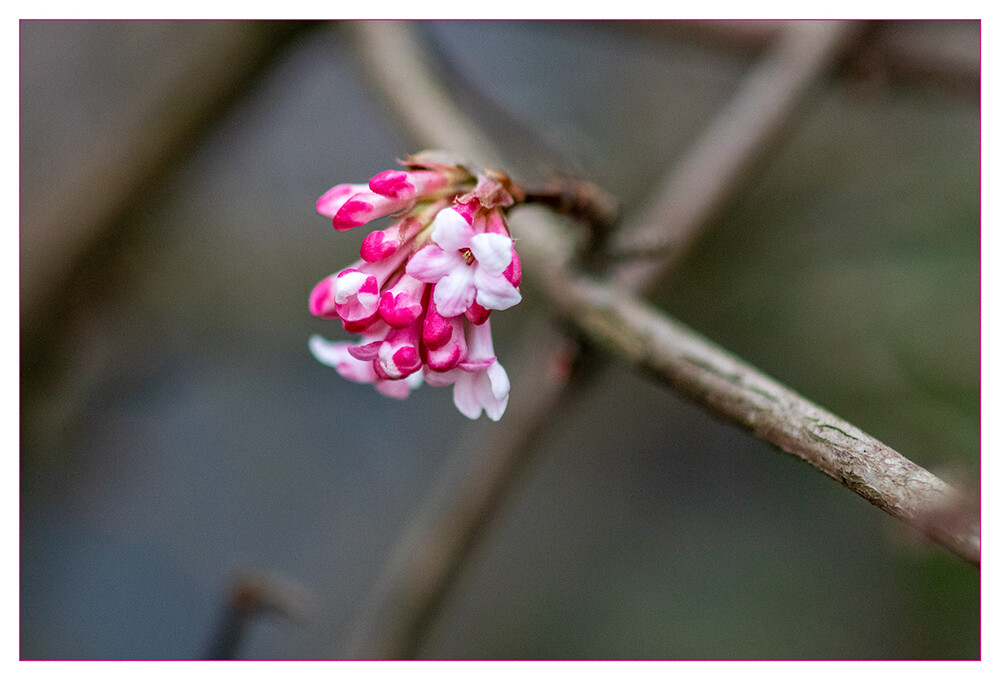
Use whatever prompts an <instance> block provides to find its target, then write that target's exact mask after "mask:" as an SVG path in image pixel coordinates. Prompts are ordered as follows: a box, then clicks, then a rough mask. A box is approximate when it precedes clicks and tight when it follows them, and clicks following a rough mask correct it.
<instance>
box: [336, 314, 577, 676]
mask: <svg viewBox="0 0 1000 680" xmlns="http://www.w3.org/2000/svg"><path fill="white" fill-rule="evenodd" d="M523 344H524V347H523V348H522V351H521V352H520V353H518V354H517V356H518V358H519V359H520V361H519V362H518V364H517V366H516V367H515V369H514V370H512V371H511V377H512V379H514V380H516V381H517V383H518V392H517V399H511V401H510V405H509V406H508V408H507V411H506V413H505V414H504V417H503V421H502V422H501V423H500V424H499V426H498V425H497V424H494V423H489V424H478V423H477V424H474V425H472V426H470V428H469V430H468V431H467V433H466V435H465V436H464V437H463V438H462V440H461V441H460V442H459V443H458V445H457V446H456V447H455V454H454V455H452V456H451V457H450V458H449V460H448V461H447V463H446V464H445V469H444V470H443V471H442V472H441V474H440V476H439V478H438V480H437V483H436V485H435V486H434V488H433V489H432V490H431V492H430V493H429V494H428V496H427V500H426V501H425V502H424V504H423V505H422V507H421V508H420V509H419V510H418V511H417V513H416V514H415V515H414V516H413V517H412V518H411V519H410V520H409V523H408V526H407V528H406V532H405V535H404V537H403V538H402V540H401V541H400V542H399V544H398V545H396V546H395V547H394V549H393V551H392V554H391V555H390V558H389V562H388V564H387V565H386V567H385V568H384V570H383V571H382V573H381V574H380V575H379V577H378V579H377V581H376V583H375V585H374V587H373V589H372V597H370V598H369V599H368V600H367V601H366V603H365V606H364V608H363V609H362V612H361V618H360V620H359V621H357V622H356V623H355V625H354V627H353V629H352V631H353V632H352V636H351V639H349V640H348V641H347V649H346V651H345V653H346V655H347V656H348V657H349V658H374V659H398V658H413V657H414V656H415V655H416V654H417V652H418V651H419V649H418V648H419V644H420V642H421V641H422V640H423V638H424V636H425V634H426V632H427V630H428V627H429V625H430V624H431V623H432V622H433V619H434V615H435V614H436V613H437V611H438V610H439V609H440V606H441V604H442V601H443V599H444V594H445V593H446V591H447V589H448V587H449V585H450V584H451V583H453V582H454V580H455V579H456V578H457V576H458V575H459V572H460V570H461V567H462V565H463V564H465V562H466V558H467V557H468V555H469V553H470V552H471V550H472V548H473V547H474V546H475V544H476V542H477V540H478V539H479V537H480V535H481V534H482V532H483V529H484V527H485V526H486V525H487V524H488V523H489V521H490V519H491V518H492V517H493V516H494V514H495V513H496V511H497V509H498V508H499V507H500V506H501V505H502V503H503V499H504V498H505V496H506V493H507V492H508V490H509V489H510V488H511V486H512V485H513V483H514V481H515V480H516V479H517V476H518V473H519V472H520V471H521V470H523V469H524V467H525V465H526V464H527V462H528V459H529V458H530V453H531V452H532V450H533V446H532V445H533V444H534V443H535V442H537V441H538V439H539V438H540V437H541V436H542V435H543V434H544V433H545V431H546V430H547V428H548V424H549V420H550V417H551V414H553V413H559V412H560V411H561V410H563V409H564V408H566V407H567V405H568V401H569V400H570V399H571V398H572V395H574V394H576V393H577V391H576V390H573V389H569V387H570V384H571V381H572V382H574V383H575V382H578V380H579V377H580V373H579V372H578V371H575V370H573V367H572V366H571V364H572V362H573V361H574V360H575V357H576V348H575V346H574V344H573V343H572V342H571V341H570V340H569V339H568V338H567V337H566V335H565V333H562V332H560V331H558V330H556V329H555V328H553V327H552V326H551V325H550V324H549V322H548V320H547V319H544V318H537V319H534V320H533V321H532V322H531V326H530V331H529V332H528V333H527V335H526V336H525V338H524V339H523ZM540 347H545V348H548V349H547V351H539V348H540Z"/></svg>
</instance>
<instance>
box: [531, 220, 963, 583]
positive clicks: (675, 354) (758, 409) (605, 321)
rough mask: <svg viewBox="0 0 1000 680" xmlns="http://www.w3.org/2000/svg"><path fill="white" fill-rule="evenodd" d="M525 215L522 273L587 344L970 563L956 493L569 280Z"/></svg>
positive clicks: (542, 224)
mask: <svg viewBox="0 0 1000 680" xmlns="http://www.w3.org/2000/svg"><path fill="white" fill-rule="evenodd" d="M530 217H531V219H530V221H529V223H523V222H522V223H521V224H520V225H519V226H520V230H519V232H518V233H519V234H522V235H523V236H522V238H521V240H520V241H519V245H520V246H521V247H522V250H523V252H524V253H525V257H524V260H525V266H526V267H530V268H531V271H532V272H533V274H534V275H535V276H538V277H540V280H541V282H542V285H543V287H544V289H545V292H546V294H547V298H548V300H549V302H551V303H552V304H553V306H554V307H555V308H556V309H557V310H558V311H559V312H560V313H561V314H562V315H563V316H564V317H565V318H566V319H568V320H569V321H570V322H572V323H573V324H574V325H576V326H577V327H578V328H579V329H580V330H581V331H583V332H584V333H585V334H586V335H587V337H588V338H590V339H591V340H593V341H594V342H596V343H598V344H600V345H603V346H604V347H605V348H607V349H608V350H609V351H611V352H613V353H615V354H617V355H619V356H620V357H622V358H624V359H625V360H626V361H628V362H629V363H631V364H632V365H634V366H636V367H637V368H640V369H642V370H644V371H646V372H648V373H650V374H652V375H653V376H654V377H656V378H657V379H659V380H662V381H663V382H665V383H667V384H668V385H670V386H671V387H673V388H674V389H676V390H677V391H679V392H681V393H682V394H684V395H686V396H687V397H689V398H691V399H692V400H694V401H695V402H697V403H699V404H701V405H702V406H704V407H706V408H707V409H708V410H709V411H710V412H712V413H715V414H717V415H720V416H722V417H724V418H726V419H728V420H730V421H732V422H734V423H736V424H738V425H740V426H741V427H743V428H745V429H747V430H749V431H750V432H752V433H753V434H754V435H755V436H757V437H759V438H761V439H763V440H765V441H768V442H771V443H772V444H774V445H776V446H777V447H779V448H781V449H782V450H784V451H787V452H788V453H791V454H793V455H796V456H798V457H800V458H802V459H803V460H805V461H807V462H809V463H811V464H812V465H815V466H816V467H818V468H819V469H820V470H822V471H823V472H825V473H826V474H828V475H829V476H830V477H833V478H834V479H835V480H837V481H838V482H840V483H841V484H843V485H844V486H846V487H847V488H848V489H850V490H851V491H853V492H854V493H856V494H858V495H859V496H861V497H863V498H865V499H866V500H868V501H870V502H871V503H872V504H874V505H875V506H876V507H879V508H881V509H882V510H884V511H885V512H887V513H889V514H890V515H892V516H893V517H896V518H898V519H900V520H902V521H903V522H905V523H906V524H908V525H910V526H911V527H913V528H915V529H917V530H918V531H920V532H921V533H923V534H924V535H926V536H927V537H929V538H930V539H931V540H933V541H934V542H935V543H938V544H939V545H941V546H943V547H944V548H947V549H948V550H950V551H952V552H953V553H955V554H956V555H958V556H959V557H961V558H962V559H965V560H967V561H969V562H971V563H973V564H978V563H979V523H978V518H977V516H976V514H975V509H974V508H973V507H972V506H971V504H969V503H967V502H966V501H965V500H963V498H962V496H961V494H959V492H958V491H957V490H956V489H954V488H953V487H951V486H949V485H948V484H946V483H945V482H943V481H942V480H940V479H938V478H937V477H935V476H934V475H932V474H931V473H930V472H928V471H927V470H925V469H923V468H921V467H920V466H919V465H917V464H916V463H913V462H912V461H910V460H908V459H906V458H904V457H903V456H902V455H900V454H899V453H897V452H896V451H894V450H893V449H891V448H890V447H888V446H886V445H885V444H883V443H882V442H880V441H878V440H876V439H875V438H873V437H871V436H870V435H868V434H866V433H864V432H862V431H861V430H859V429H858V428H856V427H854V426H853V425H851V424H850V423H848V422H846V421H845V420H843V419H841V418H839V417H837V416H836V415H834V414H832V413H830V412H829V411H826V410H824V409H823V408H821V407H819V406H817V405H816V404H814V403H812V402H810V401H808V400H806V399H804V398H803V397H801V396H799V395H798V394H796V393H795V392H793V391H791V390H790V389H788V388H787V387H785V386H783V385H781V384H780V383H778V382H777V381H775V380H773V379H772V378H770V377H768V376H767V375H765V374H764V373H762V372H760V371H758V370H757V369H755V368H754V367H753V366H751V365H750V364H748V363H746V362H745V361H742V360H741V359H739V358H737V357H736V356H734V355H732V354H730V353H728V352H726V351H725V350H724V349H722V348H721V347H719V346H718V345H716V344H714V343H712V342H711V341H710V340H707V339H706V338H704V337H702V336H700V335H698V334H697V333H695V332H694V331H692V330H690V329H689V328H687V327H685V326H684V325H683V324H681V323H679V322H678V321H675V320H674V319H671V318H670V317H669V316H667V315H665V314H663V313H662V312H660V311H659V310H657V309H656V308H655V307H652V306H651V305H649V304H647V303H645V302H643V301H641V300H640V299H638V298H637V297H635V296H634V295H633V294H631V293H629V292H628V291H626V290H625V289H623V288H621V287H618V286H615V285H613V284H604V283H600V282H598V281H596V280H594V279H592V278H587V277H584V276H580V275H577V274H574V273H572V271H571V270H570V269H569V268H568V267H567V266H566V263H565V261H564V260H563V258H561V257H560V254H561V253H564V252H566V246H565V244H562V243H561V238H560V236H559V234H558V233H557V230H556V228H555V226H554V225H553V224H552V223H551V221H550V220H546V219H544V217H545V216H544V215H540V214H537V213H535V214H533V215H531V216H530Z"/></svg>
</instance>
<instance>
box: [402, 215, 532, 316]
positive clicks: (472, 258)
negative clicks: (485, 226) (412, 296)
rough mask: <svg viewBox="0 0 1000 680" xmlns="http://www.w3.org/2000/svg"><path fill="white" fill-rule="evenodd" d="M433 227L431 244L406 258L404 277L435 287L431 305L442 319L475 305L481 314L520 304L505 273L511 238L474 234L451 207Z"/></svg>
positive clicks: (511, 253) (509, 257) (510, 250)
mask: <svg viewBox="0 0 1000 680" xmlns="http://www.w3.org/2000/svg"><path fill="white" fill-rule="evenodd" d="M431 226H432V228H433V231H432V232H431V239H432V240H433V241H434V244H431V245H427V246H424V247H423V248H421V249H420V250H418V251H417V252H416V254H414V255H413V257H411V258H410V261H409V262H408V263H407V265H406V273H407V274H410V275H411V276H413V277H414V278H416V279H418V280H420V281H424V282H425V283H434V284H436V285H435V286H434V302H435V304H437V307H438V311H439V312H440V313H441V314H442V315H443V316H458V315H460V314H464V313H465V312H466V311H467V310H468V309H469V307H470V306H471V305H472V304H473V303H474V302H475V303H477V304H478V305H480V306H482V307H483V308H485V309H508V308H510V307H513V306H514V305H516V304H517V303H518V302H520V301H521V293H520V292H518V290H517V288H516V287H515V285H514V284H513V283H511V281H510V279H508V278H507V276H505V274H504V272H505V270H507V269H508V267H511V265H512V262H513V258H514V254H513V253H514V242H513V241H512V240H511V238H510V237H509V236H506V235H504V234H498V233H494V232H480V233H477V232H476V231H475V230H474V229H473V227H472V221H470V220H468V219H467V218H466V217H465V216H463V215H462V213H460V212H459V211H457V210H455V209H454V208H446V209H444V210H442V211H441V212H439V213H438V214H437V216H436V217H435V218H434V222H433V223H432V225H431ZM518 269H520V267H518Z"/></svg>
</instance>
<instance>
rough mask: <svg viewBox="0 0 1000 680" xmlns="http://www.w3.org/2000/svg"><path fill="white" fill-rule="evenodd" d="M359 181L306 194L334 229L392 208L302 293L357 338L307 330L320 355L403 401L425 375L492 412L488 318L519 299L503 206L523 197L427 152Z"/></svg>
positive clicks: (469, 408) (497, 382)
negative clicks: (355, 253) (345, 261)
mask: <svg viewBox="0 0 1000 680" xmlns="http://www.w3.org/2000/svg"><path fill="white" fill-rule="evenodd" d="M402 165H403V166H404V168H405V169H404V170H401V171H398V170H386V171H385V172H381V173H379V174H377V175H375V176H374V177H372V178H371V180H370V181H369V182H368V184H339V185H337V186H335V187H333V188H332V189H330V190H329V191H327V192H326V193H325V194H323V196H321V197H320V199H319V200H318V201H317V202H316V210H317V212H319V213H320V214H321V215H324V216H325V217H327V218H329V219H331V220H332V223H333V227H334V228H335V229H336V230H338V231H343V230H346V229H353V228H354V227H358V226H361V225H364V224H367V223H369V222H371V221H372V220H375V219H378V218H381V217H385V216H390V215H391V216H393V217H394V218H396V220H397V221H395V222H394V223H392V224H391V225H390V226H388V227H384V228H381V229H375V230H373V231H371V232H370V233H369V234H368V235H367V236H366V237H365V239H364V241H363V242H362V245H361V251H360V256H361V260H360V261H358V262H356V263H354V264H353V265H351V266H350V267H347V268H345V269H342V270H340V271H339V272H337V273H335V274H332V275H330V276H328V277H327V278H325V279H323V280H322V281H320V282H319V283H318V284H317V285H316V286H315V288H314V289H313V291H312V294H311V295H310V299H309V309H310V311H311V312H312V313H313V314H314V315H315V316H318V317H320V318H324V319H339V320H340V321H341V324H342V325H343V327H344V329H345V330H346V331H348V332H349V333H358V334H360V341H359V342H357V343H351V342H329V341H327V340H324V339H323V338H321V337H319V336H313V337H312V338H311V339H310V341H309V347H310V350H311V351H312V353H313V355H314V356H315V357H316V359H317V360H319V361H320V362H322V363H324V364H327V365H329V366H332V367H333V368H334V369H336V370H337V372H338V373H340V374H341V376H343V377H344V378H346V379H348V380H351V381H354V382H359V383H370V384H373V385H374V386H375V389H377V390H378V391H379V392H381V393H382V394H385V395H387V396H390V397H395V398H400V399H401V398H405V397H406V396H408V395H409V393H410V390H411V389H413V388H415V387H417V386H418V385H420V384H422V383H424V382H426V383H427V384H428V385H432V386H443V385H454V401H455V405H456V406H457V408H458V410H459V411H460V412H461V413H463V414H464V415H466V416H467V417H469V418H473V419H475V418H478V417H479V416H480V415H481V414H482V413H483V411H485V412H486V415H487V416H488V417H489V418H491V419H493V420H499V419H500V417H501V416H502V415H503V412H504V410H505V409H506V407H507V399H508V394H509V392H510V381H509V380H508V378H507V373H506V372H505V371H504V369H503V367H502V366H501V365H500V363H499V362H498V361H497V358H496V355H495V354H494V353H493V340H492V335H491V331H490V324H489V317H490V314H491V312H492V311H494V310H504V309H509V308H510V307H513V306H514V305H516V304H517V303H518V302H520V301H521V293H520V291H519V290H518V287H519V286H520V283H521V260H520V258H519V257H518V255H517V252H516V251H515V250H514V240H513V239H512V238H511V236H510V231H509V229H508V227H507V222H506V212H505V211H506V209H507V208H509V207H511V206H513V205H515V204H516V203H517V202H518V200H517V197H518V196H521V197H523V193H521V192H520V190H519V188H518V187H516V185H513V184H512V183H511V182H510V180H509V179H507V177H506V176H505V175H502V174H500V173H493V172H489V171H487V172H485V173H481V174H477V175H473V174H472V173H470V172H469V170H468V169H466V168H465V167H464V166H462V165H459V164H455V163H449V162H446V161H444V160H442V159H441V158H440V157H439V154H435V153H433V152H428V153H423V154H418V155H416V156H410V157H409V158H407V159H406V160H405V161H403V162H402Z"/></svg>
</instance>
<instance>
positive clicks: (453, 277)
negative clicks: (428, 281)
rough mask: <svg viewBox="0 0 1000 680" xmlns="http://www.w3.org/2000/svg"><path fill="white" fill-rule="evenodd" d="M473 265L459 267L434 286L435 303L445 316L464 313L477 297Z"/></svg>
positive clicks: (439, 312) (440, 312) (439, 311)
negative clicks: (473, 280)
mask: <svg viewBox="0 0 1000 680" xmlns="http://www.w3.org/2000/svg"><path fill="white" fill-rule="evenodd" d="M472 275H473V271H472V267H466V266H464V265H463V266H461V267H457V268H455V269H454V270H452V272H451V273H450V274H448V275H447V276H445V277H444V278H442V279H441V280H440V281H438V282H437V285H435V286H434V304H435V305H437V311H438V314H440V315H441V316H444V317H451V316H458V315H459V314H464V313H465V310H467V309H468V308H469V305H471V304H472V301H473V300H475V299H476V286H475V285H474V284H473V282H472Z"/></svg>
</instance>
